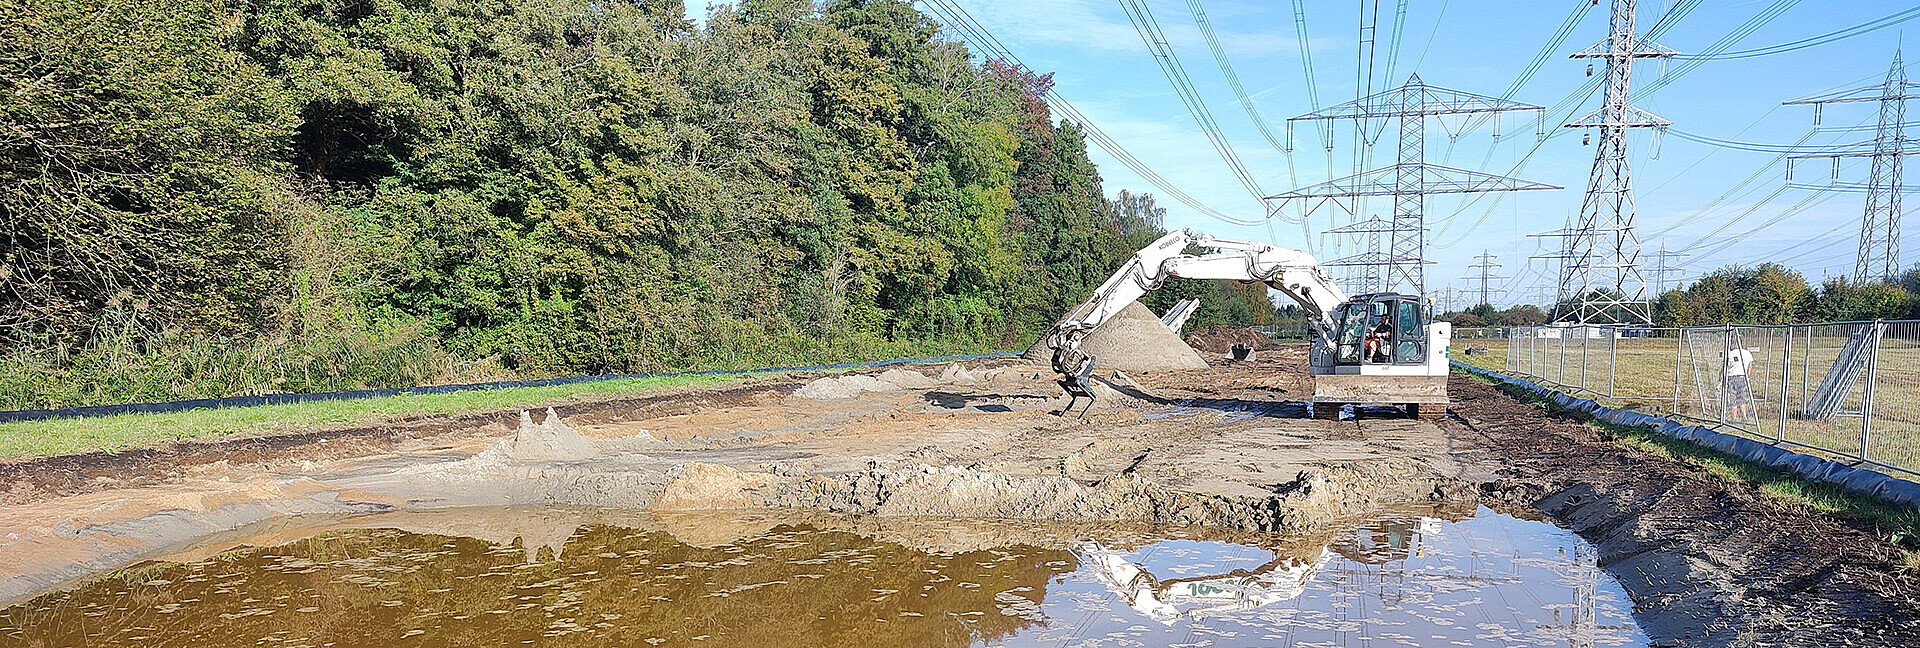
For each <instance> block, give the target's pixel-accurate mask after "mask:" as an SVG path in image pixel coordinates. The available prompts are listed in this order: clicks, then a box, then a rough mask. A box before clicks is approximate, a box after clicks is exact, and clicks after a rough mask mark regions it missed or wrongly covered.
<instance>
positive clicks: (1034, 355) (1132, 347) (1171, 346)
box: [1023, 301, 1207, 371]
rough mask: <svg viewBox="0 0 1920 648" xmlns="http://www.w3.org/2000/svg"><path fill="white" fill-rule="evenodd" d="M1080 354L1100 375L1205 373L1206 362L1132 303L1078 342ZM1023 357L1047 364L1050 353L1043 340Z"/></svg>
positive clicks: (1154, 318) (1157, 320)
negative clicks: (1088, 358) (1090, 360)
mask: <svg viewBox="0 0 1920 648" xmlns="http://www.w3.org/2000/svg"><path fill="white" fill-rule="evenodd" d="M1080 351H1082V352H1084V353H1088V354H1091V355H1092V356H1093V357H1094V363H1095V365H1094V366H1095V368H1097V369H1100V370H1102V371H1104V370H1107V369H1119V370H1122V371H1173V370H1176V369H1205V368H1207V361H1206V360H1202V359H1201V358H1200V354H1198V353H1194V351H1193V349H1192V348H1191V347H1188V346H1187V345H1186V344H1185V343H1183V342H1181V341H1180V336H1179V335H1176V334H1174V332H1173V329H1169V328H1167V325H1166V324H1165V323H1163V322H1161V321H1160V318H1159V317H1156V316H1154V314H1153V311H1150V310H1147V307H1146V305H1144V304H1141V303H1140V302H1138V301H1136V302H1133V303H1131V304H1127V307H1126V308H1122V309H1120V312H1119V313H1118V314H1115V315H1114V316H1113V319H1110V320H1107V323H1105V324H1101V325H1100V328H1097V329H1094V330H1093V333H1092V334H1091V335H1088V336H1087V338H1086V339H1085V340H1081V341H1080ZM1023 357H1025V358H1027V359H1030V360H1038V361H1041V362H1047V361H1051V360H1052V359H1053V351H1052V350H1051V349H1048V348H1047V344H1046V340H1045V339H1042V340H1040V341H1039V342H1035V343H1034V345H1033V346H1032V347H1031V348H1029V349H1027V352H1026V353H1025V354H1024V355H1023Z"/></svg>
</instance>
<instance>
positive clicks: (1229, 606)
mask: <svg viewBox="0 0 1920 648" xmlns="http://www.w3.org/2000/svg"><path fill="white" fill-rule="evenodd" d="M1074 553H1075V554H1078V555H1079V556H1080V558H1081V559H1082V560H1085V561H1087V562H1088V563H1090V564H1091V565H1092V566H1093V575H1094V578H1096V579H1098V580H1099V581H1100V584H1102V585H1105V586H1107V589H1109V590H1112V591H1113V592H1114V593H1115V594H1118V595H1119V596H1120V598H1121V599H1123V600H1125V601H1126V602H1127V606H1128V607H1132V608H1133V609H1135V610H1138V611H1139V612H1140V613H1141V614H1144V615H1146V616H1147V618H1149V619H1153V620H1155V621H1158V622H1160V623H1165V624H1172V623H1173V622H1174V621H1177V620H1179V619H1180V618H1182V617H1185V618H1189V619H1197V618H1200V617H1207V616H1219V615H1223V614H1232V613H1235V612H1246V611H1248V610H1253V609H1256V608H1261V607H1266V606H1268V605H1272V604H1274V603H1279V602H1281V601H1290V600H1293V599H1295V598H1299V597H1300V595H1301V594H1302V593H1304V592H1306V591H1307V583H1309V582H1311V581H1312V580H1313V575H1314V573H1315V572H1318V571H1319V570H1320V568H1321V567H1323V566H1325V565H1326V564H1327V562H1328V561H1330V560H1332V559H1333V552H1332V551H1331V550H1328V549H1327V548H1325V547H1322V548H1321V549H1320V551H1319V553H1318V554H1317V555H1315V556H1314V557H1312V558H1299V557H1294V556H1281V555H1277V554H1276V555H1275V556H1274V559H1273V560H1272V561H1269V562H1268V563H1266V564H1264V565H1261V566H1259V567H1256V568H1254V569H1252V570H1240V569H1236V570H1234V571H1232V572H1230V573H1226V574H1219V575H1213V576H1200V577H1196V578H1169V579H1166V580H1161V579H1159V578H1155V577H1154V575H1153V574H1152V573H1150V572H1148V571H1147V570H1146V569H1145V568H1143V567H1141V566H1140V565H1138V564H1135V563H1134V562H1133V561H1130V560H1128V559H1127V556H1128V555H1129V554H1130V553H1131V552H1127V551H1120V550H1116V549H1108V548H1106V547H1103V546H1100V545H1098V544H1095V543H1086V544H1083V545H1081V546H1080V548H1079V549H1077V550H1076V551H1074Z"/></svg>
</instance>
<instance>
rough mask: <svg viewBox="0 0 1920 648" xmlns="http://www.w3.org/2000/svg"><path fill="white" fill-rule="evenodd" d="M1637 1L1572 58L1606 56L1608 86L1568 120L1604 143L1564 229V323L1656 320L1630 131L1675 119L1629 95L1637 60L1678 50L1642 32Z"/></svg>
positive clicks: (1627, 0)
mask: <svg viewBox="0 0 1920 648" xmlns="http://www.w3.org/2000/svg"><path fill="white" fill-rule="evenodd" d="M1634 3H1635V0H1613V15H1612V17H1611V18H1610V19H1609V20H1608V29H1607V32H1608V33H1607V38H1606V40H1603V41H1600V42H1599V43H1596V44H1594V45H1593V46H1592V47H1588V48H1587V49H1584V50H1581V51H1578V52H1574V53H1573V55H1572V58H1598V59H1605V60H1606V63H1607V69H1606V72H1605V74H1606V78H1605V87H1606V92H1605V95H1604V99H1603V100H1602V102H1601V104H1600V108H1599V109H1598V110H1595V111H1593V112H1591V113H1588V114H1587V116H1585V117H1582V118H1580V119H1578V120H1575V121H1574V122H1573V123H1570V124H1567V127H1568V128H1592V129H1594V130H1595V131H1597V132H1598V135H1599V136H1600V137H1599V140H1600V141H1599V142H1597V144H1598V146H1597V147H1596V148H1595V149H1594V154H1593V171H1592V173H1590V174H1589V175H1588V176H1587V195H1586V198H1585V199H1584V200H1583V201H1582V202H1581V204H1580V216H1579V218H1578V219H1577V220H1576V221H1575V222H1574V223H1572V224H1571V226H1569V227H1567V228H1566V229H1565V230H1562V231H1560V232H1554V233H1550V234H1548V235H1547V236H1555V237H1559V238H1561V239H1563V241H1564V242H1563V244H1562V245H1561V247H1560V251H1559V252H1558V253H1557V254H1551V255H1545V258H1557V259H1560V291H1559V298H1558V299H1557V300H1555V301H1556V307H1557V309H1559V310H1561V311H1563V312H1559V313H1555V314H1554V315H1555V318H1556V319H1558V320H1561V321H1574V322H1580V323H1590V322H1591V323H1610V324H1651V323H1653V314H1652V309H1651V308H1649V307H1648V304H1647V279H1646V277H1645V276H1643V275H1642V274H1641V272H1640V266H1639V262H1640V259H1639V257H1640V236H1639V235H1638V234H1636V233H1635V232H1634V224H1633V220H1634V205H1633V173H1632V170H1631V169H1630V168H1629V167H1628V165H1627V129H1629V128H1649V127H1652V128H1663V129H1664V128H1666V127H1667V126H1668V125H1669V124H1671V123H1672V122H1669V121H1667V120H1665V119H1661V118H1660V117H1658V116H1656V115H1654V114H1653V113H1650V112H1647V111H1645V110H1642V109H1640V108H1636V107H1634V106H1633V105H1632V104H1631V103H1628V101H1627V89H1628V83H1629V81H1631V80H1632V76H1633V60H1634V59H1637V58H1664V57H1669V56H1673V55H1675V54H1678V52H1675V51H1673V50H1670V49H1667V48H1665V47H1661V46H1659V45H1658V44H1655V43H1654V42H1653V41H1650V40H1646V39H1642V38H1640V37H1639V36H1637V35H1635V34H1634V31H1633V13H1634Z"/></svg>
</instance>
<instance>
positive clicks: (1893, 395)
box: [1454, 336, 1920, 469]
mask: <svg viewBox="0 0 1920 648" xmlns="http://www.w3.org/2000/svg"><path fill="white" fill-rule="evenodd" d="M1508 342H1509V341H1508V340H1505V339H1468V340H1460V341H1457V342H1456V343H1455V344H1456V346H1458V347H1460V348H1461V349H1462V351H1459V352H1456V353H1455V354H1454V355H1455V357H1457V358H1460V359H1461V360H1462V361H1464V362H1467V363H1469V364H1473V365H1475V366H1479V367H1484V368H1488V369H1493V370H1495V371H1501V372H1505V373H1509V374H1518V375H1528V376H1533V377H1536V378H1540V379H1544V382H1549V383H1557V384H1559V385H1563V386H1565V388H1566V391H1568V392H1569V393H1576V394H1578V395H1580V396H1584V397H1589V398H1593V399H1595V400H1598V401H1600V402H1602V403H1605V404H1607V405H1609V406H1612V407H1626V408H1629V409H1634V410H1638V411H1643V412H1648V413H1657V414H1679V415H1682V416H1687V417H1692V418H1694V419H1696V420H1701V421H1706V422H1711V423H1714V424H1715V426H1716V427H1718V428H1720V429H1722V430H1723V431H1728V432H1735V433H1739V434H1743V435H1746V436H1749V437H1753V438H1757V439H1763V440H1776V439H1783V440H1787V441H1793V442H1795V443H1802V444H1806V445H1810V446H1814V447H1817V448H1822V449H1825V450H1827V451H1829V452H1830V453H1831V456H1832V457H1834V458H1858V457H1859V456H1860V451H1861V449H1860V445H1861V443H1860V441H1861V423H1862V421H1861V419H1860V418H1859V417H1857V416H1845V415H1842V416H1835V417H1832V418H1828V419H1825V420H1806V419H1800V418H1797V417H1795V416H1794V415H1793V413H1794V412H1796V411H1797V410H1798V409H1799V407H1800V405H1801V404H1802V403H1803V402H1804V401H1805V400H1806V398H1807V396H1808V395H1809V393H1811V392H1812V391H1814V390H1817V389H1818V387H1819V384H1820V380H1821V378H1822V377H1823V376H1824V375H1825V374H1826V372H1827V370H1828V368H1829V367H1831V366H1832V365H1833V362H1834V359H1835V358H1836V357H1837V356H1838V355H1839V352H1840V349H1841V347H1842V346H1843V345H1844V344H1845V343H1846V340H1845V338H1842V337H1816V338H1814V339H1813V340H1812V342H1811V344H1809V343H1808V341H1807V340H1806V339H1805V338H1804V337H1802V338H1796V339H1795V340H1794V341H1793V343H1792V344H1793V348H1792V352H1791V355H1788V354H1787V353H1784V352H1782V351H1781V346H1782V344H1783V340H1782V339H1780V338H1778V337H1774V338H1772V339H1767V338H1765V337H1762V336H1751V337H1748V338H1746V339H1744V340H1743V341H1742V346H1746V347H1754V348H1759V349H1761V350H1760V352H1758V353H1756V354H1755V365H1754V369H1753V373H1752V377H1751V390H1752V392H1753V396H1754V399H1755V400H1754V405H1753V407H1752V408H1751V409H1752V411H1751V413H1749V414H1748V415H1747V416H1745V417H1743V418H1744V420H1727V421H1723V420H1721V419H1723V418H1726V417H1724V416H1723V413H1722V412H1720V411H1718V410H1720V409H1722V405H1721V404H1720V403H1719V402H1718V399H1717V398H1716V394H1717V392H1718V386H1717V383H1718V381H1719V379H1720V378H1719V373H1718V371H1719V370H1718V364H1717V363H1718V357H1719V356H1718V353H1719V350H1718V349H1717V348H1714V349H1707V350H1702V351H1700V352H1699V355H1701V356H1704V357H1702V358H1701V359H1700V360H1698V361H1696V360H1694V359H1693V358H1692V357H1690V353H1691V352H1692V350H1691V349H1688V348H1684V347H1682V346H1681V345H1680V344H1679V342H1678V341H1677V340H1675V339H1673V338H1626V339H1620V340H1617V341H1609V340H1604V339H1594V340H1586V341H1585V342H1586V348H1585V349H1584V351H1583V349H1582V345H1581V342H1582V340H1578V339H1568V340H1564V341H1563V340H1559V339H1537V340H1532V341H1529V340H1526V339H1516V340H1513V341H1512V342H1513V345H1514V348H1515V349H1518V350H1519V354H1520V355H1519V356H1518V357H1516V358H1514V360H1515V361H1516V362H1515V363H1514V366H1511V367H1510V366H1508V362H1507V357H1508V354H1509V347H1508ZM1563 342H1564V344H1565V347H1564V351H1563V350H1562V346H1561V345H1562V344H1563ZM1468 347H1481V348H1484V349H1486V352H1485V353H1480V354H1467V353H1464V349H1465V348H1468ZM1676 366H1677V367H1678V369H1679V371H1678V372H1676V370H1675V369H1676ZM1864 382H1865V381H1862V383H1864ZM1676 387H1677V389H1676ZM1703 393H1704V394H1705V395H1706V397H1705V398H1704V399H1703V398H1702V394H1703ZM1862 396H1863V394H1862V388H1861V386H1858V385H1857V386H1856V387H1855V388H1854V390H1853V392H1852V393H1850V394H1849V395H1848V396H1847V398H1846V399H1845V400H1843V402H1842V404H1841V409H1842V411H1858V410H1859V409H1860V408H1861V403H1862ZM1676 397H1677V400H1676ZM1783 399H1784V401H1785V403H1786V407H1785V412H1786V414H1787V415H1786V416H1784V417H1783V416H1781V413H1782V408H1781V402H1782V400H1783ZM1703 401H1704V402H1703ZM1873 413H1874V418H1873V430H1872V434H1871V436H1870V437H1869V445H1868V448H1867V457H1868V458H1870V459H1873V460H1875V461H1881V462H1886V463H1890V464H1894V465H1899V466H1904V467H1909V468H1914V469H1920V342H1916V341H1914V340H1909V339H1897V338H1895V337H1891V336H1890V337H1888V338H1887V339H1886V340H1884V341H1883V342H1882V347H1881V352H1880V357H1879V359H1878V363H1877V367H1876V379H1875V381H1874V407H1873Z"/></svg>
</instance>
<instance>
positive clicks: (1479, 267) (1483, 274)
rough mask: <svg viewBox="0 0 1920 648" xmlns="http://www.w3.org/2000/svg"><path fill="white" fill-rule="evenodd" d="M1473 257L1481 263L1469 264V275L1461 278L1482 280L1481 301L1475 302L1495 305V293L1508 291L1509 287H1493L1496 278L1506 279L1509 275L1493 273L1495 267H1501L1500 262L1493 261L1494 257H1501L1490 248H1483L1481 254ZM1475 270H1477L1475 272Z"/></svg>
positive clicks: (1477, 304) (1470, 280) (1472, 280)
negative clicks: (1489, 249)
mask: <svg viewBox="0 0 1920 648" xmlns="http://www.w3.org/2000/svg"><path fill="white" fill-rule="evenodd" d="M1473 258H1474V259H1476V260H1478V261H1479V263H1474V264H1470V265H1468V266H1467V270H1468V271H1469V272H1468V274H1467V276H1465V277H1461V279H1465V280H1467V281H1469V282H1474V281H1478V282H1480V290H1479V291H1478V292H1479V293H1480V301H1478V302H1475V303H1474V305H1475V306H1479V305H1481V304H1486V305H1488V306H1491V305H1493V295H1494V294H1496V293H1503V292H1506V291H1507V289H1505V288H1495V287H1493V282H1494V280H1497V279H1506V278H1508V277H1506V276H1505V275H1497V274H1494V273H1493V271H1494V270H1495V269H1497V268H1499V267H1500V264H1498V263H1494V262H1493V260H1494V259H1497V258H1499V257H1496V256H1494V255H1493V254H1492V252H1490V251H1488V250H1481V251H1480V254H1478V255H1475V256H1474V257H1473ZM1474 271H1477V272H1474Z"/></svg>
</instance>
